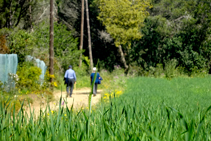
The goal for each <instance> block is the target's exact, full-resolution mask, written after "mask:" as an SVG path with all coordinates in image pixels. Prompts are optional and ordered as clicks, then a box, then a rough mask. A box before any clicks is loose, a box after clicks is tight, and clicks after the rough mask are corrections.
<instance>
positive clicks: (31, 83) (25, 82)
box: [17, 62, 41, 90]
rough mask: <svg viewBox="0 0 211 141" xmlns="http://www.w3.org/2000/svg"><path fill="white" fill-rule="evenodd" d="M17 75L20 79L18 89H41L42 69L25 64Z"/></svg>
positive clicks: (19, 68)
mask: <svg viewBox="0 0 211 141" xmlns="http://www.w3.org/2000/svg"><path fill="white" fill-rule="evenodd" d="M17 75H18V77H19V81H18V82H17V87H21V88H30V89H31V90H33V89H37V88H39V86H40V82H39V79H40V75H41V69H40V68H38V67H36V66H34V65H33V63H30V62H25V63H23V64H22V66H20V67H18V71H17Z"/></svg>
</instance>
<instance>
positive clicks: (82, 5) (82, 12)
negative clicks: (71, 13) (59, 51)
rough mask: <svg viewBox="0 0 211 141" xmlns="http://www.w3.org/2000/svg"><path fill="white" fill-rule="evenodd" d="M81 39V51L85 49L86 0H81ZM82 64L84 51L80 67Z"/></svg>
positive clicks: (80, 59)
mask: <svg viewBox="0 0 211 141" xmlns="http://www.w3.org/2000/svg"><path fill="white" fill-rule="evenodd" d="M81 1H82V2H81V39H80V51H82V49H83V37H84V0H81ZM81 65H82V53H81V54H80V58H79V67H81Z"/></svg>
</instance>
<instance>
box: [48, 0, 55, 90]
mask: <svg viewBox="0 0 211 141" xmlns="http://www.w3.org/2000/svg"><path fill="white" fill-rule="evenodd" d="M53 34H54V33H53V0H50V47H49V65H50V67H49V73H50V75H53V60H54V50H53ZM50 82H51V89H52V90H53V86H52V82H53V78H52V77H51V78H50Z"/></svg>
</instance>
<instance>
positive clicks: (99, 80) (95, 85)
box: [90, 67, 102, 96]
mask: <svg viewBox="0 0 211 141" xmlns="http://www.w3.org/2000/svg"><path fill="white" fill-rule="evenodd" d="M96 70H97V69H96V67H94V68H93V72H92V74H91V76H90V80H91V84H92V82H93V80H94V76H95V72H96ZM101 80H102V77H100V74H99V73H97V77H96V80H95V83H94V87H93V94H94V96H96V94H97V85H98V84H100V83H101Z"/></svg>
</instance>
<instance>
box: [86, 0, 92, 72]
mask: <svg viewBox="0 0 211 141" xmlns="http://www.w3.org/2000/svg"><path fill="white" fill-rule="evenodd" d="M85 1H86V17H87V31H88V42H89V59H90V68H91V70H92V68H93V59H92V47H91V36H90V26H89V8H88V0H85Z"/></svg>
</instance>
